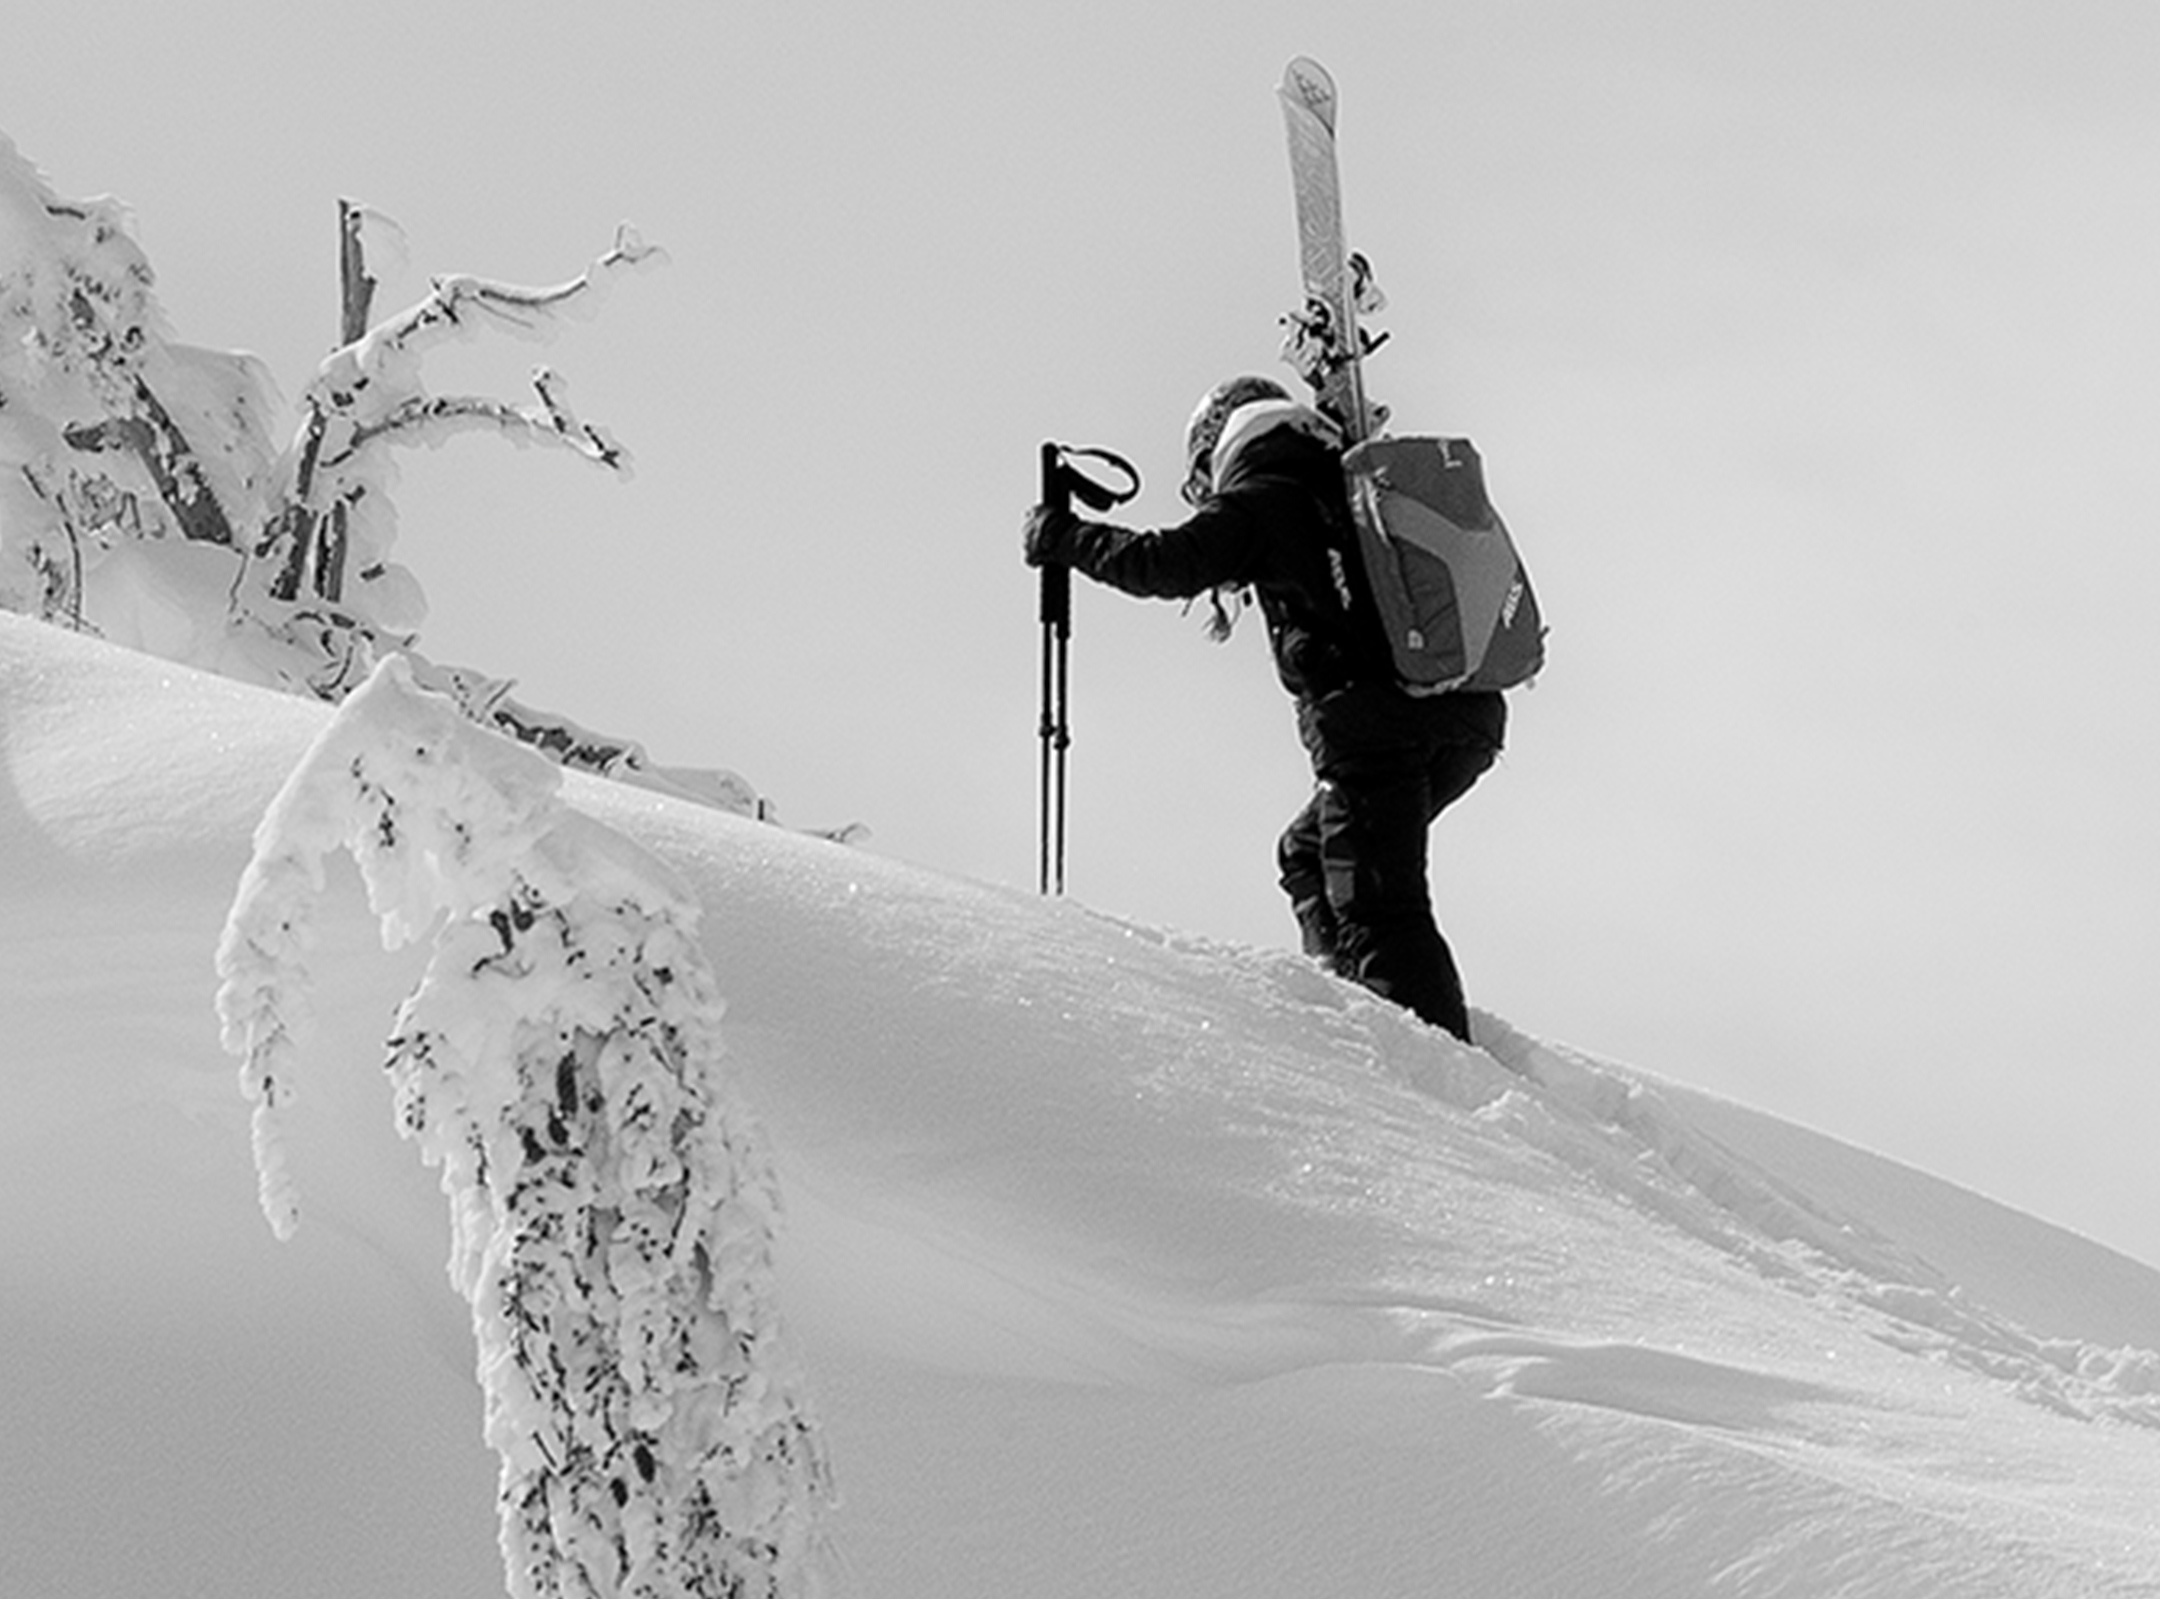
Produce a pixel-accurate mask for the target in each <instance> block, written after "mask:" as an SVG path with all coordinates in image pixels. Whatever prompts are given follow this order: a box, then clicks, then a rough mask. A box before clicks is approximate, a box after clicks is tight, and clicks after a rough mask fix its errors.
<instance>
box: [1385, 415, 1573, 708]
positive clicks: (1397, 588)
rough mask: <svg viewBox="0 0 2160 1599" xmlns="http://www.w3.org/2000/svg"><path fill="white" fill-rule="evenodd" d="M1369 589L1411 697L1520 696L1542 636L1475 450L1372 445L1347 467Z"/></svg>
mask: <svg viewBox="0 0 2160 1599" xmlns="http://www.w3.org/2000/svg"><path fill="white" fill-rule="evenodd" d="M1343 473H1344V476H1345V478H1346V479H1347V480H1348V486H1349V490H1350V511H1351V518H1352V520H1353V521H1354V522H1355V523H1356V524H1357V547H1358V553H1359V554H1360V556H1362V558H1363V565H1364V569H1365V578H1366V583H1367V586H1368V587H1369V588H1370V589H1371V591H1372V596H1373V599H1374V601H1375V603H1376V604H1377V606H1378V608H1379V612H1380V620H1381V623H1382V625H1383V627H1384V628H1385V630H1386V632H1387V638H1388V648H1389V652H1390V654H1391V655H1392V656H1393V658H1394V662H1395V671H1396V675H1397V676H1398V677H1399V678H1400V679H1401V681H1402V686H1403V687H1404V688H1405V689H1407V690H1408V691H1409V692H1410V693H1412V694H1439V693H1443V692H1445V691H1446V690H1448V689H1457V688H1466V689H1502V688H1513V687H1515V685H1517V684H1518V683H1524V682H1527V681H1529V680H1530V679H1531V678H1533V677H1535V676H1536V675H1537V673H1538V671H1539V670H1540V668H1542V667H1543V666H1544V664H1545V625H1544V622H1543V619H1542V618H1541V617H1540V616H1539V614H1538V604H1537V597H1536V596H1535V595H1534V594H1532V593H1531V591H1530V574H1529V573H1528V572H1526V571H1524V570H1523V564H1522V558H1521V557H1520V556H1519V555H1517V554H1516V551H1515V542H1514V540H1513V539H1512V538H1510V537H1509V535H1508V530H1507V524H1506V523H1504V522H1502V521H1501V520H1500V513H1499V512H1497V511H1495V510H1494V509H1493V506H1492V501H1491V500H1489V499H1487V498H1486V497H1485V472H1484V467H1483V464H1482V462H1481V461H1480V460H1479V457H1478V453H1477V450H1476V449H1475V447H1473V446H1472V445H1471V443H1470V441H1469V440H1468V439H1442V438H1403V439H1397V438H1375V439H1367V440H1365V441H1364V442H1363V443H1361V444H1355V445H1352V446H1351V447H1350V449H1349V450H1348V451H1346V452H1345V453H1344V455H1343Z"/></svg>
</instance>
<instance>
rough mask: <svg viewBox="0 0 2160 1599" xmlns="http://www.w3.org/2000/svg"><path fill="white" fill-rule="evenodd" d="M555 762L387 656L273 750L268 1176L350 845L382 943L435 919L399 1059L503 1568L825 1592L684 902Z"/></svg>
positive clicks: (403, 1116) (820, 1504)
mask: <svg viewBox="0 0 2160 1599" xmlns="http://www.w3.org/2000/svg"><path fill="white" fill-rule="evenodd" d="M559 784H560V776H559V773H558V770H557V769H556V768H555V767H553V766H552V765H550V764H549V763H548V762H546V761H545V760H543V759H541V758H540V757H538V756H535V755H533V754H531V753H529V752H527V751H525V750H522V749H520V748H518V747H517V746H515V745H513V744H511V743H510V742H509V741H507V740H505V739H502V738H499V737H497V736H495V735H491V734H488V733H486V732H484V731H482V730H480V729H478V728H476V727H475V726H473V724H471V723H470V722H469V721H467V720H465V719H464V718H463V717H462V716H461V715H460V714H459V712H458V711H457V710H456V708H455V707H454V706H452V705H451V704H450V703H449V702H448V701H447V700H445V699H443V698H442V697H440V696H437V695H433V694H429V693H426V692H424V691H422V690H420V689H419V688H417V687H416V686H415V684H414V682H413V677H412V673H411V671H410V669H409V668H408V667H407V666H406V664H405V663H404V662H403V661H401V660H399V659H397V658H395V657H393V658H391V659H388V660H386V661H384V662H383V663H382V664H381V666H379V667H378V668H377V670H376V672H375V673H374V675H373V676H372V678H371V679H370V680H369V682H368V683H367V684H366V685H365V686H364V687H363V688H362V689H361V690H360V691H359V692H358V693H356V694H355V695H353V696H352V697H351V698H350V699H349V700H348V701H347V703H346V705H345V706H344V707H343V709H341V711H340V712H339V714H338V715H337V716H336V717H335V718H334V719H333V720H332V721H331V722H330V723H329V724H328V725H327V726H326V727H325V729H324V730H323V732H322V734H321V736H320V737H319V738H318V739H317V740H316V742H315V744H314V746H313V747H312V748H311V749H310V751H309V752H308V754H307V755H306V756H305V757H304V758H303V760H302V761H301V763H300V765H299V767H298V768H297V769H296V770H295V771H294V773H293V774H292V776H291V777H290V778H289V779H288V781H287V783H286V785H285V787H284V789H283V790H282V791H281V792H280V794H279V796H278V798H277V799H276V801H274V802H273V804H272V806H271V808H270V810H269V812H268V813H267V814H266V815H265V817H264V819H263V822H262V824H261V826H260V827H259V828H258V830H257V834H256V840H255V856H254V859H253V861H252V862H251V863H250V865H249V867H248V870H247V873H246V875H245V877H244V879H243V881H242V883H241V886H240V890H239V893H238V896H237V898H236V900H235V903H234V905H233V908H232V912H231V915H230V917H229V919H228V922H227V926H226V930H225V934H224V938H223V941H222V944H221V947H220V950H219V956H218V969H219V973H220V976H221V978H222V982H223V986H222V987H221V989H220V992H219V996H218V1004H219V1012H220V1015H221V1017H222V1018H223V1021H224V1028H225V1041H226V1046H227V1048H228V1049H231V1050H232V1051H233V1052H235V1053H237V1054H239V1055H241V1056H242V1057H243V1059H244V1061H245V1066H244V1068H243V1072H242V1081H243V1086H244V1088H245V1089H246V1091H247V1093H248V1095H249V1096H250V1098H252V1099H253V1100H254V1102H255V1106H256V1110H255V1118H254V1128H255V1134H254V1136H255V1148H256V1158H257V1163H258V1168H259V1172H260V1177H261V1185H262V1202H263V1208H264V1211H265V1213H266V1214H267V1215H268V1217H269V1219H270V1222H271V1225H272V1227H273V1228H274V1229H275V1230H276V1231H277V1232H278V1233H279V1235H280V1236H286V1235H289V1234H290V1233H291V1231H292V1229H293V1228H294V1227H295V1226H296V1225H297V1222H298V1219H299V1200H298V1194H297V1189H296V1185H295V1183H294V1180H293V1178H292V1176H291V1174H290V1173H289V1172H288V1171H287V1169H286V1160H285V1156H284V1152H283V1151H284V1140H283V1138H282V1128H283V1125H284V1122H285V1119H286V1117H287V1116H288V1115H289V1113H290V1105H291V1093H290V1091H289V1088H288V1087H287V1084H288V1081H289V1078H290V1075H291V1067H292V1063H293V1059H294V1056H295V1054H296V1053H297V1051H298V1050H299V1049H300V1048H301V1047H302V1040H303V1034H304V1022H303V1016H304V1008H305V996H306V990H307V969H306V968H307V954H308V945H309V925H310V918H311V912H312V908H313V905H314V902H315V900H316V899H317V897H318V896H319V895H320V893H321V891H322V888H323V883H324V862H325V859H326V857H327V856H329V855H330V854H331V853H333V852H335V851H337V850H339V849H349V850H350V851H351V852H352V854H353V855H354V857H355V859H356V860H357V861H358V863H359V865H360V868H361V870H362V873H363V875H364V877H365V879H366V882H367V887H368V896H369V904H370V907H371V909H372V910H373V911H374V913H375V914H376V915H377V916H378V917H379V918H380V920H381V924H382V928H383V933H384V938H385V941H386V943H389V944H391V945H393V946H394V945H396V944H398V943H402V942H407V941H412V940H416V939H418V938H420V937H422V936H423V935H425V934H426V933H427V931H428V930H429V929H430V928H431V927H433V928H435V929H436V931H435V934H434V943H433V951H432V958H431V960H430V963H429V966H428V969H427V972H426V974H425V976H424V977H423V979H422V981H421V983H420V985H419V987H418V988H417V989H416V990H415V991H414V992H413V993H412V994H411V996H410V997H409V998H408V999H407V1000H406V1002H405V1004H404V1006H403V1007H402V1009H401V1010H400V1012H399V1014H398V1018H397V1024H396V1031H395V1034H394V1035H393V1037H392V1038H391V1039H390V1040H389V1058H388V1060H387V1062H386V1064H387V1068H388V1071H389V1074H390V1077H391V1081H392V1084H393V1087H394V1090H395V1095H396V1115H397V1124H398V1127H399V1130H400V1132H401V1133H402V1134H403V1135H404V1136H406V1137H408V1138H411V1139H413V1140H414V1141H416V1142H417V1143H418V1144H419V1145H420V1147H421V1151H422V1154H423V1156H424V1158H425V1159H426V1160H427V1161H428V1162H429V1163H430V1164H432V1165H437V1166H439V1167H440V1168H441V1171H442V1182H443V1188H444V1191H445V1193H446V1194H447V1195H448V1197H449V1200H450V1205H451V1213H452V1258H451V1262H450V1275H451V1277H452V1280H453V1281H454V1282H455V1283H456V1284H457V1286H458V1288H459V1289H460V1291H461V1292H463V1293H464V1294H465V1295H466V1297H467V1298H468V1300H469V1301H470V1302H471V1305H472V1309H473V1324H474V1331H475V1336H476V1339H477V1342H478V1345H479V1373H480V1380H481V1384H482V1387H483V1389H484V1391H485V1395H486V1403H487V1436H488V1441H489V1443H490V1444H491V1445H492V1446H493V1447H494V1448H495V1449H496V1451H497V1452H498V1454H499V1455H500V1457H501V1460H502V1472H501V1486H500V1503H501V1513H502V1545H503V1554H504V1561H505V1565H506V1568H507V1572H508V1577H509V1582H510V1591H511V1593H512V1594H513V1595H514V1596H516V1599H558V1596H569V1595H578V1596H583V1595H606V1596H611V1599H612V1596H616V1595H621V1596H625V1599H629V1596H646V1599H660V1596H663V1595H665V1596H676V1595H691V1594H711V1595H719V1594H727V1595H731V1596H740V1599H755V1596H780V1595H799V1594H808V1593H816V1592H819V1591H822V1587H823V1582H824V1579H823V1577H822V1575H821V1573H822V1569H823V1565H824V1561H825V1559H826V1556H825V1552H824V1548H823V1536H822V1531H821V1527H820V1518H821V1516H822V1513H823V1511H824V1509H825V1508H826V1506H827V1505H829V1503H830V1502H831V1500H832V1498H833V1492H832V1483H831V1476H830V1472H829V1470H828V1467H827V1464H826V1459H825V1453H824V1449H823V1445H822V1442H821V1440H820V1436H819V1434H818V1431H817V1428H816V1425H815V1423H814V1421H813V1419H812V1417H811V1414H810V1411H809V1407H808V1404H807V1402H806V1400H805V1398H804V1397H803V1393H802V1382H801V1376H800V1372H799V1370H798V1368H797V1365H796V1363H795V1360H794V1358H793V1356H792V1354H791V1353H790V1351H789V1350H788V1348H787V1346H786V1343H785V1340H784V1338H783V1337H782V1334H781V1329H780V1326H779V1322H778V1316H777V1313H776V1311H775V1309H774V1303H773V1284H772V1247H773V1240H774V1235H775V1229H776V1227H777V1225H778V1214H779V1194H778V1190H777V1187H776V1185H775V1182H774V1178H773V1174H772V1169H771V1164H770V1159H769V1156H768V1153H767V1151H766V1149H765V1147H764V1143H763V1140H762V1138H761V1136H760V1135H759V1134H758V1132H757V1130H756V1129H755V1127H754V1126H753V1125H752V1124H751V1122H750V1121H749V1119H748V1118H747V1116H746V1115H745V1114H744V1112H743V1111H742V1109H741V1107H740V1106H739V1105H737V1104H736V1103H735V1102H734V1101H733V1100H732V1098H731V1097H730V1095H729V1094H728V1092H727V1089H726V1085H725V1083H724V1081H723V1079H722V1077H721V1075H720V1073H719V1071H718V1070H717V1062H718V1059H719V1056H720V1040H719V1018H720V1013H721V1003H720V1001H719V999H718V997H717V995H716V994H715V993H714V991H713V983H712V979H711V974H710V970H709V968H708V966H707V964H706V962H705V959H704V957H703V955H702V953H701V952H700V950H699V947H698V944H697V941H696V923H697V907H696V905H695V904H694V902H693V901H692V900H690V898H689V897H688V896H687V895H686V894H684V893H683V891H682V890H681V889H680V887H679V886H678V885H676V884H675V883H674V882H673V881H672V880H671V878H670V877H669V875H668V874H667V872H666V870H665V868H663V867H662V866H660V865H659V863H657V862H656V861H654V860H652V859H651V858H650V857H648V856H646V855H645V854H644V853H643V852H642V851H640V850H639V849H637V847H636V846H635V845H632V844H631V843H630V842H629V841H628V840H626V839H623V838H622V837H620V836H619V835H617V834H614V833H612V832H610V831H609V830H607V829H606V828H604V827H601V826H600V825H599V824H597V823H593V822H591V821H588V820H586V819H584V818H582V817H579V816H577V815H575V814H574V813H572V812H570V811H569V810H567V809H566V808H565V807H563V806H562V805H561V804H560V802H559V800H558V798H557V789H558V787H559Z"/></svg>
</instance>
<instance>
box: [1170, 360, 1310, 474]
mask: <svg viewBox="0 0 2160 1599" xmlns="http://www.w3.org/2000/svg"><path fill="white" fill-rule="evenodd" d="M1289 398H1290V391H1289V390H1288V389H1286V388H1284V387H1283V386H1282V385H1281V384H1280V383H1277V382H1276V381H1275V380H1274V379H1273V378H1263V377H1256V376H1254V375H1252V374H1250V373H1247V374H1246V375H1244V376H1242V377H1234V378H1228V379H1225V380H1224V381H1223V382H1221V383H1218V384H1216V385H1215V387H1213V388H1212V389H1209V390H1208V391H1207V393H1205V394H1203V395H1201V396H1200V403H1199V404H1198V405H1196V406H1194V407H1193V414H1192V419H1191V420H1190V421H1188V422H1187V423H1186V424H1185V487H1184V491H1183V492H1184V495H1185V499H1186V501H1187V502H1188V503H1190V504H1198V503H1199V502H1200V500H1202V499H1203V498H1205V497H1206V495H1207V493H1208V491H1209V490H1210V489H1211V488H1213V487H1214V482H1215V476H1214V457H1215V444H1216V441H1217V440H1219V439H1220V438H1221V437H1222V431H1223V424H1224V423H1225V422H1227V421H1229V420H1230V413H1231V412H1232V411H1235V410H1236V409H1237V408H1238V407H1239V406H1241V405H1250V404H1251V403H1252V402H1253V401H1255V400H1287V399H1289Z"/></svg>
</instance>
